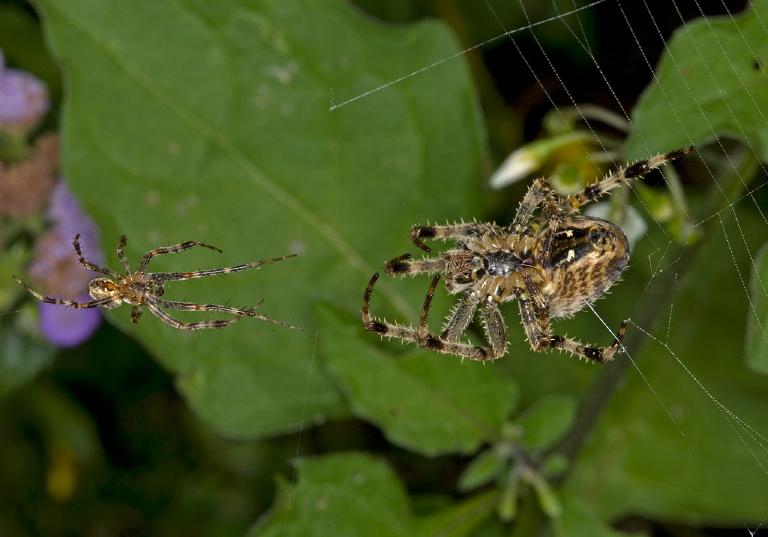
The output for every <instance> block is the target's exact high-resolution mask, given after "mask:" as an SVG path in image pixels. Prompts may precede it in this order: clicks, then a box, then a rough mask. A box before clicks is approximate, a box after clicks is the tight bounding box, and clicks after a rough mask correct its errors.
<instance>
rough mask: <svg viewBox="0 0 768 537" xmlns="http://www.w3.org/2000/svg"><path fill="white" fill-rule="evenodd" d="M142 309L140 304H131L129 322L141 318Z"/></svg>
mask: <svg viewBox="0 0 768 537" xmlns="http://www.w3.org/2000/svg"><path fill="white" fill-rule="evenodd" d="M143 311H144V310H143V309H142V307H141V305H140V304H134V305H133V306H131V322H132V323H138V322H139V319H140V318H141V313H142V312H143Z"/></svg>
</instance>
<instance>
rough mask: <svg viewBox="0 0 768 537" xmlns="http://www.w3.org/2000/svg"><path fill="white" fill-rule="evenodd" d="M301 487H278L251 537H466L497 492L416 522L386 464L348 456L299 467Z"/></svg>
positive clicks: (305, 462)
mask: <svg viewBox="0 0 768 537" xmlns="http://www.w3.org/2000/svg"><path fill="white" fill-rule="evenodd" d="M297 469H298V483H297V484H289V483H285V482H281V483H280V489H281V490H280V493H279V494H278V495H277V501H276V503H275V505H274V506H273V507H272V512H271V513H269V514H268V516H266V517H265V518H264V519H263V520H262V521H261V522H260V523H259V524H258V525H257V526H256V527H254V528H253V530H252V531H251V533H250V535H259V536H272V535H274V536H286V537H287V536H296V537H299V536H305V535H312V536H313V537H324V536H334V537H335V536H338V535H376V536H377V537H390V536H393V537H394V536H403V537H405V536H409V537H417V536H424V537H427V536H437V535H441V536H444V537H462V536H465V535H468V534H469V532H470V531H471V530H472V528H474V526H475V525H477V523H478V522H479V521H480V520H482V519H483V518H485V517H486V516H487V515H488V514H489V512H490V511H491V509H492V508H493V498H494V495H495V494H494V493H493V492H491V493H486V494H481V495H478V496H477V497H475V498H472V499H470V500H467V501H465V502H463V503H460V504H457V505H454V506H452V507H450V508H447V509H442V510H439V511H436V512H435V513H433V514H431V515H429V516H424V517H419V518H417V517H415V516H413V515H412V514H411V509H410V505H409V502H408V497H407V495H406V493H405V490H404V489H403V486H402V484H401V483H400V482H399V480H398V478H397V476H396V475H395V474H394V472H393V471H392V469H390V468H389V467H388V466H387V464H386V463H384V462H382V461H380V460H377V459H374V458H372V457H370V456H368V455H363V454H358V453H346V454H337V455H331V456H326V457H322V458H318V459H301V460H299V461H298V463H297Z"/></svg>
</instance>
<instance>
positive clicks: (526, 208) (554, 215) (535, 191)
mask: <svg viewBox="0 0 768 537" xmlns="http://www.w3.org/2000/svg"><path fill="white" fill-rule="evenodd" d="M540 206H541V207H542V214H543V215H544V217H548V218H549V228H548V229H549V236H548V238H547V243H546V245H545V246H544V250H543V251H544V255H543V256H542V265H544V266H548V265H549V256H550V253H551V251H552V242H553V241H554V237H555V232H556V231H557V228H558V226H559V225H560V213H561V211H560V209H559V208H558V206H557V196H556V194H555V191H554V189H553V188H552V186H550V184H549V181H547V180H546V179H544V178H539V179H536V180H535V181H534V182H533V184H532V185H531V186H530V188H529V189H528V191H527V192H526V193H525V197H524V198H523V201H521V202H520V207H519V208H518V209H517V213H516V214H515V220H514V221H513V222H512V223H511V224H510V225H509V227H508V228H507V230H508V232H509V233H514V234H516V235H519V236H520V237H521V243H520V246H519V247H518V248H519V250H520V251H522V252H526V251H531V250H533V249H534V247H535V246H536V240H537V236H538V234H539V232H540V229H539V227H538V225H536V224H531V223H530V222H531V220H532V219H533V212H534V211H535V210H536V209H537V208H538V207H540ZM526 242H527V243H526Z"/></svg>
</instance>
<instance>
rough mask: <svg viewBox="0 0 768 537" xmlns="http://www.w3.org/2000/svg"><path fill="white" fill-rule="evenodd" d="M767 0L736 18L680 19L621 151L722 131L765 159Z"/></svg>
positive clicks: (638, 152) (666, 146) (643, 152)
mask: <svg viewBox="0 0 768 537" xmlns="http://www.w3.org/2000/svg"><path fill="white" fill-rule="evenodd" d="M766 18H768V0H755V1H753V2H751V3H750V4H749V6H748V7H747V9H746V10H745V12H744V13H743V14H741V15H738V16H736V17H731V16H722V17H707V18H701V19H697V20H695V21H693V22H690V23H688V24H686V25H685V26H684V27H683V28H682V29H680V30H678V31H677V32H676V33H675V34H674V35H673V36H672V38H671V39H670V41H669V43H668V48H667V51H666V52H665V54H664V56H663V57H662V59H661V61H660V63H659V65H658V67H657V70H656V77H655V78H654V83H653V84H651V85H650V86H649V87H648V88H647V89H646V90H645V92H644V93H643V95H642V97H641V98H640V101H639V103H638V105H637V106H636V107H635V108H634V110H633V112H632V122H633V129H632V135H631V137H630V139H629V141H628V142H627V147H626V152H625V154H626V155H627V157H628V158H630V159H636V158H647V157H648V155H651V154H655V153H661V152H665V151H669V150H671V149H675V148H678V147H684V146H687V145H690V144H691V143H702V142H707V141H711V140H713V139H714V138H715V137H716V136H722V135H728V136H733V137H736V138H738V139H740V140H743V141H744V142H745V143H748V144H749V145H750V147H752V148H754V149H755V150H756V151H757V152H758V153H759V155H760V157H761V159H762V160H767V159H768V129H766V127H765V125H766V118H768V77H766V69H768V40H766V39H765V26H764V21H765V20H766Z"/></svg>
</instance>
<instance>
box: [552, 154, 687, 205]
mask: <svg viewBox="0 0 768 537" xmlns="http://www.w3.org/2000/svg"><path fill="white" fill-rule="evenodd" d="M695 149H696V147H695V146H690V147H684V148H682V149H678V150H676V151H671V152H669V153H665V154H663V155H657V156H655V157H651V158H649V159H646V160H641V161H640V162H636V163H634V164H632V165H630V166H627V167H626V168H622V169H620V170H619V171H617V172H615V173H613V174H611V175H608V176H607V177H605V178H604V179H602V180H599V181H597V182H595V183H593V184H591V185H589V186H588V187H586V188H584V189H583V190H581V191H580V192H577V193H576V194H573V195H571V196H568V197H567V198H565V199H564V200H563V201H562V202H561V205H560V210H561V211H562V212H563V213H564V214H568V213H572V212H575V211H576V210H577V209H578V208H579V207H581V206H582V205H586V204H587V203H589V202H591V201H594V200H596V199H598V198H600V197H601V196H603V195H604V194H606V193H607V192H609V191H611V190H613V189H614V188H616V187H617V186H619V185H620V184H622V183H626V182H627V181H628V180H630V179H634V178H636V177H642V176H644V175H646V174H648V173H650V172H651V171H653V170H655V169H656V168H658V167H660V166H661V165H662V164H664V163H665V162H668V161H670V160H674V159H676V158H680V157H682V156H685V155H687V154H688V153H690V152H692V151H694V150H695Z"/></svg>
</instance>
